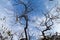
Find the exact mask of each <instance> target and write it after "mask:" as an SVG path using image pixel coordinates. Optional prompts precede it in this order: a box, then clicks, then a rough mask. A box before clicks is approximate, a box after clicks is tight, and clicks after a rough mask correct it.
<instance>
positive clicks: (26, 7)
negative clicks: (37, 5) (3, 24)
mask: <svg viewBox="0 0 60 40" xmlns="http://www.w3.org/2000/svg"><path fill="white" fill-rule="evenodd" d="M19 4H22V5H23V6H24V11H23V12H22V15H21V16H19V17H18V16H17V17H16V20H17V21H18V18H19V19H22V18H24V19H25V21H26V24H25V28H24V31H25V36H26V39H25V40H28V37H27V28H28V13H29V12H31V11H33V8H32V7H31V1H30V0H29V1H28V3H27V4H26V3H25V2H23V1H22V0H19V1H18V2H17V4H15V5H19ZM21 40H22V39H21ZM23 40H24V39H23Z"/></svg>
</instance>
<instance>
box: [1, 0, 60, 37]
mask: <svg viewBox="0 0 60 40" xmlns="http://www.w3.org/2000/svg"><path fill="white" fill-rule="evenodd" d="M16 1H17V0H0V19H3V18H4V17H6V20H5V21H4V20H0V22H1V23H0V25H1V26H2V25H4V27H7V28H8V29H9V30H13V32H17V34H19V31H20V30H21V31H20V32H23V28H24V25H20V24H19V22H17V23H16V21H15V15H16V14H17V15H18V16H20V15H21V14H22V11H23V10H24V7H23V5H21V4H20V5H14V4H16ZM23 1H24V0H23ZM30 1H31V3H32V5H31V6H32V7H34V10H33V11H32V12H30V13H29V14H28V16H29V19H31V20H35V21H36V22H35V23H33V22H29V30H30V32H31V34H30V35H33V34H34V35H33V37H34V38H35V36H36V37H37V36H38V33H41V32H39V30H37V28H36V26H37V25H38V27H39V23H40V21H41V19H44V18H43V14H42V12H44V13H46V12H47V11H49V10H50V9H51V8H52V7H54V6H55V4H56V3H57V1H56V0H53V1H49V0H30ZM24 2H26V0H25V1H24ZM52 13H53V12H52ZM36 18H37V19H36ZM22 20H23V21H24V19H22ZM22 23H25V22H22ZM57 25H58V26H60V24H55V25H54V26H56V27H55V28H54V31H57V32H60V31H59V30H60V27H57ZM1 26H0V27H1ZM41 29H42V28H41ZM35 30H36V31H35ZM37 32H38V33H37ZM51 32H53V31H51ZM35 34H36V35H35Z"/></svg>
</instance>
